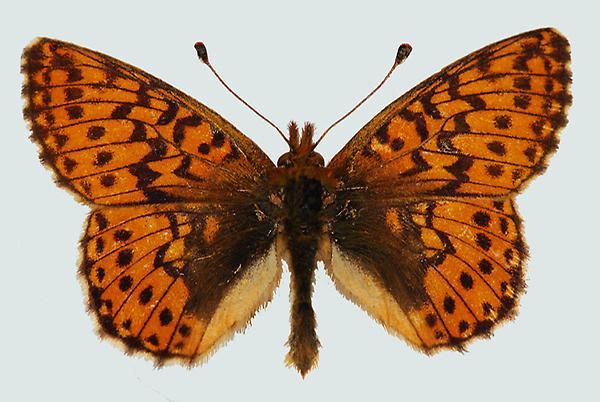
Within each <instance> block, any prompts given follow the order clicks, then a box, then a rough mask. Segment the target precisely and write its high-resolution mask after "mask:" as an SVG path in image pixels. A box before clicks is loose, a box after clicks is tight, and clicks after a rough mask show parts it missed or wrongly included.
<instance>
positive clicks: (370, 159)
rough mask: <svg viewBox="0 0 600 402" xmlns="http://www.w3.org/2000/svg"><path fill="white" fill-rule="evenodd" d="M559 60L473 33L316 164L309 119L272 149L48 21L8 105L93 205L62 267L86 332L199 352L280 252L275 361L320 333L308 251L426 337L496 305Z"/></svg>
mask: <svg viewBox="0 0 600 402" xmlns="http://www.w3.org/2000/svg"><path fill="white" fill-rule="evenodd" d="M401 49H402V48H401ZM199 50H202V49H200V48H199ZM404 50H406V48H405V49H404ZM200 56H201V58H202V57H206V55H205V54H202V51H201V52H200ZM405 56H406V54H404V55H399V57H405ZM569 60H570V56H569V44H568V42H567V40H566V39H565V38H564V37H563V36H562V35H561V34H560V33H558V32H557V31H556V30H554V29H539V30H535V31H531V32H527V33H523V34H520V35H517V36H514V37H512V38H509V39H505V40H503V41H500V42H497V43H494V44H492V45H490V46H487V47H485V48H483V49H481V50H479V51H477V52H474V53H472V54H471V55H469V56H467V57H464V58H462V59H460V60H458V61H457V62H455V63H453V64H452V65H450V66H448V67H446V68H445V69H443V70H442V71H441V72H439V73H437V74H435V75H434V76H432V77H431V78H429V79H427V80H426V81H424V82H423V83H421V84H419V85H417V86H416V87H415V88H414V89H412V90H411V91H409V92H408V93H407V94H405V95H403V96H402V97H400V98H399V99H397V100H396V101H394V102H393V103H392V104H390V105H389V106H388V107H386V108H385V109H384V110H383V111H382V112H381V113H379V114H378V115H377V116H375V118H374V119H373V120H371V121H370V122H369V123H368V124H367V125H365V126H364V127H363V128H362V129H361V130H360V131H359V132H358V133H357V134H356V135H355V136H354V138H352V140H351V141H350V142H349V143H348V144H347V145H346V146H345V147H344V148H343V149H342V150H341V151H340V152H339V153H338V154H337V155H336V156H335V157H334V158H333V159H332V160H331V162H330V163H329V164H328V165H327V166H326V167H325V165H324V161H323V158H322V157H321V156H320V155H319V154H318V153H316V152H315V150H314V149H315V146H316V144H317V143H318V141H317V142H316V143H315V142H314V141H313V134H314V129H313V126H312V125H311V124H306V125H305V126H304V128H303V129H302V131H301V133H300V132H299V129H298V127H297V126H296V124H295V123H290V126H289V138H288V139H286V141H287V142H288V143H289V145H290V151H289V152H288V153H286V154H284V155H283V156H282V157H281V158H280V159H279V161H278V163H277V165H275V164H273V162H271V160H270V159H269V157H268V156H267V155H265V154H264V153H263V152H262V151H261V150H260V149H259V148H258V146H257V145H256V144H254V143H253V142H252V141H251V140H250V139H248V138H247V137H246V136H244V135H243V134H242V133H241V132H239V131H238V130H237V129H236V128H235V127H233V126H232V125H231V124H230V123H229V122H227V121H226V120H225V119H223V118H222V117H221V116H219V115H218V114H217V113H215V112H214V111H212V110H211V109H209V108H207V107H206V106H204V105H203V104H201V103H199V102H197V101H195V100H194V99H192V98H190V97H189V96H187V95H185V94H183V93H181V92H180V91H178V90H177V89H175V88H173V87H171V86H169V85H168V84H166V83H164V82H162V81H160V80H158V79H157V78H155V77H153V76H151V75H149V74H147V73H145V72H143V71H141V70H139V69H137V68H135V67H133V66H130V65H128V64H125V63H123V62H121V61H119V60H116V59H114V58H111V57H109V56H106V55H103V54H101V53H98V52H95V51H92V50H89V49H85V48H82V47H79V46H76V45H73V44H70V43H66V42H60V41H57V40H53V39H46V38H42V39H37V40H36V41H34V42H33V44H31V45H30V46H29V47H28V48H27V49H26V50H25V52H24V55H23V73H24V75H25V78H26V82H25V86H24V88H23V94H24V96H25V98H26V99H27V106H26V107H25V111H24V114H25V117H26V118H27V119H28V120H29V121H30V123H31V131H32V132H33V136H32V138H33V140H34V141H35V142H37V143H38V144H39V145H40V149H41V159H42V161H43V162H45V163H46V164H47V165H48V166H49V167H50V168H52V170H53V171H54V173H55V175H56V179H57V182H58V183H59V184H60V185H61V186H63V187H65V188H67V189H68V190H69V191H71V192H73V193H74V194H75V195H76V196H77V197H78V199H79V200H80V201H81V202H83V203H85V204H87V205H89V206H90V207H91V208H92V211H91V213H90V215H89V217H88V220H87V224H86V228H85V233H84V235H83V238H82V241H81V250H82V254H83V258H82V264H81V269H80V272H81V275H82V276H83V277H84V278H85V282H86V284H87V286H88V291H89V292H88V293H89V305H90V310H92V311H93V312H94V315H95V316H96V318H97V320H98V323H99V325H100V327H101V328H102V332H103V333H105V334H107V335H108V336H110V337H112V338H114V339H118V340H119V341H120V342H121V343H122V344H124V345H125V346H126V347H127V348H128V350H129V351H136V352H137V351H142V352H147V353H148V354H150V355H151V356H153V357H154V358H155V359H156V362H157V363H158V364H162V363H163V362H165V361H167V360H170V359H177V360H179V361H183V362H187V363H189V364H192V363H195V362H198V361H200V360H202V359H204V358H206V357H207V356H209V355H210V353H211V352H212V351H214V350H215V349H216V348H217V347H218V346H219V345H220V344H222V343H223V342H224V341H226V340H227V339H229V338H230V337H231V336H232V335H233V334H234V333H235V332H237V331H240V330H242V329H243V328H244V327H246V325H248V323H249V321H250V319H251V318H252V316H253V315H254V314H255V313H256V311H257V310H258V309H259V308H260V307H261V306H264V305H265V304H266V303H268V301H269V300H270V299H271V297H272V294H273V292H274V289H275V288H276V286H277V284H278V282H279V279H280V276H281V271H282V270H281V259H282V258H283V259H285V260H286V262H287V265H288V267H289V269H290V273H291V295H292V297H291V304H292V305H291V334H290V337H289V340H288V345H289V347H290V351H289V354H288V356H287V362H288V364H290V365H293V366H294V367H295V368H296V369H298V371H300V373H301V374H302V375H305V374H306V373H307V372H308V371H309V370H310V369H311V368H312V367H314V365H315V364H316V361H317V357H318V349H319V346H320V344H319V340H318V338H317V335H316V320H315V315H314V311H313V308H312V304H311V296H312V290H313V282H314V272H315V268H316V266H317V261H318V260H321V261H323V262H324V263H325V267H326V269H327V272H328V274H329V275H330V276H331V277H332V279H333V281H334V282H335V284H336V286H337V288H338V290H339V291H340V292H341V293H342V294H343V295H344V296H346V297H347V298H348V299H350V300H351V301H353V302H354V303H356V304H358V305H359V306H360V307H361V308H363V309H364V310H365V311H366V312H367V313H369V314H370V315H371V316H372V317H373V318H375V319H376V320H377V321H379V322H380V323H381V324H382V325H383V326H385V328H386V329H388V330H389V331H390V332H391V333H393V334H395V335H398V336H399V337H402V338H403V339H405V340H406V341H407V342H408V343H409V344H410V345H411V346H413V347H415V348H416V349H418V350H420V351H423V352H425V353H432V352H434V351H436V350H438V349H440V348H444V347H446V348H448V347H449V348H454V349H462V348H463V345H464V344H465V343H466V342H467V341H468V340H470V339H471V338H474V337H479V336H487V335H489V334H491V332H492V330H493V328H494V327H495V326H496V325H497V324H498V323H500V322H503V321H505V320H506V319H507V318H510V317H512V316H513V315H514V314H515V311H516V307H517V304H518V298H519V295H520V294H521V293H522V291H523V287H524V279H523V275H524V269H525V268H524V261H525V258H526V245H525V243H524V240H523V237H522V234H521V224H520V219H519V216H518V214H517V211H516V206H515V203H514V197H515V195H516V194H517V193H518V192H519V191H521V190H522V189H523V187H524V186H525V185H526V184H527V182H528V181H529V180H531V179H532V178H533V177H534V176H536V175H537V174H540V173H541V172H542V171H543V170H544V168H545V166H546V162H547V159H548V157H549V155H550V154H551V153H552V152H553V151H554V150H555V149H556V147H557V144H558V131H559V130H560V128H562V127H563V126H564V125H565V124H566V108H567V107H568V105H569V104H570V102H571V96H570V92H569V84H570V82H571V73H570V70H569ZM205 61H206V60H205ZM211 69H212V67H211ZM284 138H285V137H284ZM321 138H322V137H321Z"/></svg>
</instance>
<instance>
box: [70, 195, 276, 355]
mask: <svg viewBox="0 0 600 402" xmlns="http://www.w3.org/2000/svg"><path fill="white" fill-rule="evenodd" d="M231 233H239V234H243V236H231ZM273 238H274V234H273V225H272V223H271V222H267V221H264V222H262V223H261V222H258V221H257V220H256V215H255V213H254V211H253V210H252V209H242V208H238V209H236V211H231V210H224V209H223V208H221V207H220V206H218V205H194V204H186V205H177V206H164V205H159V206H137V207H120V208H114V207H111V208H101V209H97V210H94V211H93V212H92V213H91V214H90V217H89V219H88V224H87V228H86V233H85V236H84V238H83V240H82V246H81V247H82V253H83V256H84V260H83V264H82V268H81V273H82V275H83V277H84V279H85V282H86V285H87V286H88V289H89V295H90V308H91V310H92V311H93V312H94V314H96V315H97V318H98V322H99V323H100V326H101V328H102V330H103V333H107V334H109V335H111V336H113V337H115V338H117V339H119V340H121V341H122V343H124V344H125V345H126V346H128V347H130V348H131V349H132V350H134V351H146V352H150V353H152V354H153V355H154V356H156V357H158V358H160V359H161V360H159V361H162V360H164V359H169V358H181V359H186V360H187V361H189V362H194V361H197V360H199V359H202V358H203V357H205V356H206V355H207V353H208V352H210V351H211V350H213V349H214V347H215V346H217V345H218V344H220V343H222V342H223V341H224V340H226V339H228V338H229V337H230V336H232V335H233V333H234V332H235V331H237V330H240V329H242V328H244V327H245V326H246V324H247V323H248V321H249V319H250V318H251V317H252V316H253V315H254V313H255V311H256V310H257V309H258V308H259V307H260V306H262V305H264V304H265V303H266V302H268V301H269V300H270V299H271V296H272V293H273V290H274V288H275V286H276V285H277V283H278V281H279V277H280V274H281V268H280V265H279V263H278V261H277V259H276V254H275V248H274V247H275V243H274V241H273Z"/></svg>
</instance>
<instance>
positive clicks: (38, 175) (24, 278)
mask: <svg viewBox="0 0 600 402" xmlns="http://www.w3.org/2000/svg"><path fill="white" fill-rule="evenodd" d="M356 3H357V4H360V5H353V4H352V2H337V3H336V2H328V3H325V2H311V1H303V2H298V3H297V4H298V5H286V4H285V3H284V2H272V3H267V2H259V1H251V2H240V4H236V3H228V2H223V1H220V2H219V1H217V0H215V1H211V2H201V1H194V2H189V3H183V2H179V1H173V0H170V1H161V2H153V1H146V2H143V3H142V2H140V3H136V2H128V1H123V0H121V1H108V0H96V1H90V2H83V1H74V2H66V1H59V0H53V1H46V2H40V4H36V2H32V1H23V2H19V4H18V5H17V3H16V2H15V3H14V4H13V5H6V4H5V5H4V6H3V12H2V13H3V16H2V17H1V18H2V23H1V24H0V30H1V37H2V40H1V46H2V49H1V53H0V54H1V55H2V57H1V62H0V69H1V74H0V79H1V80H2V86H1V88H2V91H1V92H0V99H1V102H2V103H1V109H0V110H1V111H2V120H1V121H2V134H1V142H0V177H1V186H0V189H1V190H0V192H1V196H0V202H1V207H0V225H1V226H0V247H1V256H2V257H1V259H0V264H1V267H0V269H1V271H0V272H1V275H0V323H1V324H0V325H1V327H0V346H1V353H0V384H1V385H0V399H1V400H3V401H21V400H23V401H42V400H43V401H52V400H60V401H82V400H85V401H125V400H127V401H137V400H141V401H215V400H239V401H241V400H244V401H254V400H261V401H272V400H286V401H295V400H299V401H300V400H301V401H320V400H324V401H326V400H331V399H333V398H335V400H344V401H353V400H360V401H365V400H367V401H378V400H415V399H417V400H432V401H433V400H437V401H451V400H461V401H469V400H474V401H475V400H477V401H480V400H486V401H500V400H502V401H507V400H529V399H533V398H535V400H565V399H567V398H568V399H569V400H591V399H595V400H598V397H599V396H598V386H597V382H598V359H599V358H600V355H599V350H598V346H597V345H598V339H597V338H598V337H599V336H600V325H599V322H600V318H599V317H598V307H599V303H598V299H599V296H598V289H599V287H598V285H599V280H600V263H599V257H598V249H599V244H598V240H599V237H600V236H599V233H600V226H599V225H600V221H599V219H598V209H597V207H598V195H599V191H598V184H599V180H598V173H599V169H598V160H599V159H600V140H599V138H600V120H598V119H599V117H600V113H599V109H598V108H599V106H600V102H599V98H598V90H599V88H598V87H599V85H598V82H599V78H598V71H600V63H599V62H600V56H599V49H600V48H599V47H598V39H599V38H600V35H599V33H600V32H599V30H598V23H597V20H596V19H597V16H598V9H592V8H590V7H591V6H588V8H586V7H585V6H581V5H579V4H580V3H578V2H575V1H560V2H555V1H535V2H534V1H507V0H502V1H495V2H481V1H478V2H459V1H452V2H444V3H441V2H440V4H443V5H439V6H436V5H434V4H432V3H431V2H425V1H423V2H418V1H411V2H399V1H396V2H389V3H384V2H376V1H370V2H356ZM250 4H252V5H250ZM581 4H586V2H581ZM588 4H592V2H589V3H588ZM543 26H554V27H556V28H558V29H559V30H560V31H562V32H563V33H564V34H565V35H566V36H567V37H568V38H569V40H570V41H571V44H572V57H573V63H572V69H573V74H574V83H573V97H574V103H573V106H572V108H571V110H570V113H569V120H570V123H569V125H568V126H567V127H566V129H565V130H564V131H563V133H562V140H561V146H560V150H559V152H558V153H557V154H556V155H555V156H554V157H553V158H552V160H551V163H550V167H549V169H548V171H547V172H546V174H545V175H544V176H542V177H539V178H538V179H537V180H535V181H534V182H533V183H532V184H531V185H530V186H529V188H528V189H527V190H526V191H525V193H524V194H523V195H521V196H519V197H518V203H519V205H520V212H521V214H522V216H523V218H524V221H525V236H526V239H527V241H528V244H529V247H530V252H531V258H530V262H529V266H528V273H527V279H528V289H527V293H526V294H525V295H524V296H523V298H522V303H521V311H520V314H519V316H518V317H517V319H516V320H515V321H512V322H510V323H508V324H506V325H504V326H503V327H501V328H499V329H498V330H497V331H496V334H495V336H494V337H493V338H492V339H491V340H481V341H476V342H475V343H472V344H471V345H470V347H469V352H468V353H465V354H460V353H456V352H442V353H440V354H438V355H435V356H434V357H427V356H425V355H422V354H420V353H418V352H415V351H414V350H412V349H411V348H409V347H408V346H406V344H405V343H404V342H402V341H400V340H398V339H396V338H394V337H392V336H390V335H388V334H387V333H386V332H385V331H384V330H383V329H382V328H381V327H379V326H378V325H377V324H375V323H374V322H373V321H372V320H371V319H370V318H368V317H367V315H366V314H365V313H363V312H362V311H361V310H359V309H358V308H357V307H356V306H354V305H353V304H351V303H349V302H347V301H346V300H345V299H344V298H343V297H342V296H341V295H339V294H338V293H337V292H336V291H335V289H334V287H333V285H332V284H331V281H330V280H329V278H328V277H326V276H325V275H324V274H323V272H322V271H321V272H319V273H318V275H317V285H316V291H315V309H316V311H317V315H318V317H317V318H318V322H319V328H318V331H319V335H320V338H321V342H322V344H323V348H322V350H321V355H320V362H319V367H318V368H317V369H316V370H314V371H313V372H311V373H310V374H309V375H308V376H307V378H306V379H305V380H302V379H301V378H300V376H299V375H298V374H297V373H296V372H295V371H293V370H291V369H288V368H286V367H285V366H284V364H283V358H284V355H285V352H286V349H285V347H284V342H285V340H286V339H287V336H288V327H289V318H288V307H289V306H288V291H289V280H288V277H287V274H286V275H284V279H283V281H282V283H281V286H280V288H279V290H278V291H277V293H276V296H275V298H274V300H273V302H272V303H271V304H270V305H269V307H268V308H267V309H265V310H263V311H261V312H260V313H259V314H258V315H257V317H256V318H255V320H254V321H253V325H252V326H251V327H250V328H249V329H248V330H247V331H246V333H245V334H244V335H237V336H236V337H235V338H234V340H233V341H231V342H230V343H228V344H227V345H226V346H225V347H223V348H222V349H220V350H219V351H218V352H217V353H216V354H215V355H214V356H213V357H212V358H211V359H210V360H209V361H208V362H207V363H206V364H204V365H203V366H200V367H196V368H194V369H192V370H188V369H185V368H182V367H177V366H174V367H166V368H163V369H161V370H156V369H154V368H153V366H152V363H151V362H149V361H147V360H145V359H143V358H139V357H129V356H126V355H125V354H123V353H122V351H121V350H120V349H119V348H117V347H115V346H114V345H113V344H111V343H110V342H106V341H101V340H99V338H98V337H97V335H96V333H95V332H94V324H93V321H92V319H91V318H90V317H89V316H88V314H87V313H86V311H85V306H84V302H83V301H84V297H83V291H82V288H81V286H80V282H79V281H78V279H77V276H76V269H77V268H76V267H77V264H78V262H77V260H78V246H77V244H78V240H79V238H80V235H81V230H82V224H83V221H84V217H85V215H86V213H87V210H88V209H87V208H86V207H85V206H82V205H80V204H78V203H77V202H75V201H74V199H73V198H72V197H71V195H69V194H68V193H67V192H65V191H64V190H61V189H58V188H57V187H56V186H55V185H54V183H53V182H52V179H51V175H50V172H49V171H47V170H46V169H45V168H43V167H42V165H41V164H40V163H39V162H38V159H37V149H36V147H35V146H34V145H33V144H32V143H30V141H29V140H28V139H27V137H28V134H29V133H28V132H27V128H26V124H25V122H24V121H23V119H22V115H21V108H22V105H23V103H22V100H21V98H20V96H19V91H20V86H21V83H22V78H21V76H20V74H19V59H20V54H21V51H22V48H23V47H24V46H26V45H27V44H28V43H29V42H30V41H31V40H32V39H33V38H34V37H36V36H49V37H54V38H57V39H62V40H67V41H71V42H74V43H77V44H80V45H83V46H86V47H90V48H92V49H96V50H99V51H102V52H105V53H108V54H110V55H113V56H115V57H117V58H119V59H122V60H124V61H127V62H129V63H131V64H134V65H136V66H139V67H141V68H142V69H144V70H146V71H148V72H150V73H151V74H154V75H156V76H158V77H160V78H162V79H164V80H165V81H167V82H169V83H171V84H173V85H174V86H176V87H178V88H180V89H182V90H183V91H185V92H187V93H188V94H190V95H192V96H193V97H195V98H197V99H198V100H200V101H201V102H203V103H205V104H206V105H208V106H210V107H212V108H213V109H215V110H217V111H218V112H219V113H221V114H222V115H223V116H224V117H225V118H227V119H228V120H229V121H231V122H232V123H233V124H234V125H236V126H237V127H238V128H239V129H241V130H242V131H243V132H244V133H246V134H247V135H248V136H250V137H251V138H252V139H253V140H254V141H256V142H257V143H258V144H259V145H260V146H261V147H263V149H264V150H265V151H266V152H267V153H268V154H269V155H270V156H271V158H273V159H275V160H276V158H277V157H278V156H279V155H280V154H281V153H282V152H284V150H285V147H284V145H285V144H284V143H283V141H281V139H280V138H278V137H277V135H276V134H275V132H274V131H273V130H272V129H271V128H270V127H269V126H267V125H266V124H265V123H264V122H262V121H260V120H259V119H258V118H257V117H256V116H254V115H253V114H252V113H251V112H250V111H248V110H247V109H245V108H244V107H242V106H241V105H240V104H239V103H237V101H236V100H235V99H234V98H233V97H231V96H230V95H229V94H227V93H226V92H225V90H224V89H223V88H222V87H220V86H219V85H218V84H217V82H216V80H215V79H214V78H213V77H212V76H211V75H210V73H209V71H208V70H207V69H206V67H204V66H202V65H201V64H199V63H198V61H197V60H196V56H195V52H194V49H193V47H192V45H193V44H194V42H196V41H198V40H203V41H204V42H205V43H206V44H207V47H208V50H209V54H210V57H211V60H212V62H213V65H215V67H216V68H217V69H218V70H219V71H220V73H221V75H222V76H223V77H224V78H225V79H226V80H227V81H228V82H229V83H230V85H231V86H233V87H234V88H235V89H236V90H237V91H238V92H239V93H240V94H241V95H243V96H245V97H246V98H247V100H248V101H250V102H251V103H252V104H253V105H254V106H255V107H256V108H258V109H259V110H260V111H262V112H263V113H264V114H266V115H268V116H269V117H270V118H271V119H272V120H273V121H274V122H275V123H276V124H277V125H279V126H280V127H282V128H283V127H285V125H286V124H287V122H288V121H289V120H290V119H297V120H299V121H300V122H303V121H304V120H310V121H313V122H315V123H316V125H317V128H318V129H320V130H323V129H324V128H325V127H326V126H328V125H329V124H330V123H331V122H333V121H334V120H335V119H337V118H338V117H339V116H340V115H341V114H343V113H345V112H346V111H347V110H348V109H350V108H351V107H352V106H353V105H354V104H355V102H357V100H359V99H360V98H361V97H362V96H363V95H364V94H366V93H367V92H368V91H370V90H371V89H372V87H373V86H374V85H375V84H376V83H377V82H378V81H379V80H380V79H381V77H382V76H383V74H384V73H385V72H386V71H387V69H388V68H389V66H390V65H391V63H392V61H393V59H394V55H395V52H396V48H397V46H398V44H399V43H401V42H409V43H411V44H412V45H413V47H414V51H413V54H412V55H411V57H410V58H409V59H408V61H407V62H406V63H405V64H404V65H403V66H401V67H400V68H399V69H398V70H397V71H396V73H395V74H394V76H393V78H392V79H391V80H390V81H389V83H388V84H387V85H386V86H385V87H384V89H383V90H382V91H381V92H379V93H378V94H377V95H376V96H375V97H374V98H373V99H372V100H371V101H369V102H368V104H367V105H365V106H364V107H362V108H361V109H360V110H359V111H358V112H357V113H355V114H354V115H353V116H352V117H351V118H349V119H348V120H347V121H345V122H344V123H343V124H341V125H340V126H339V128H337V129H336V130H334V131H333V132H332V133H331V135H330V136H329V138H327V140H325V141H324V142H323V143H322V145H321V146H320V151H321V153H322V154H323V155H324V156H325V159H326V160H327V159H329V158H331V156H332V155H333V154H334V153H335V152H336V151H337V150H338V149H340V148H341V146H342V145H343V144H344V143H345V142H346V141H347V140H348V139H349V138H350V137H351V136H352V135H353V134H354V133H355V132H356V131H357V130H358V129H359V128H360V127H361V126H362V125H363V124H364V123H365V122H367V121H368V120H369V119H370V118H371V117H373V116H374V115H375V114H376V113H377V112H378V111H379V110H380V109H382V108H383V107H384V106H385V105H387V104H388V103H389V102H390V101H392V100H393V99H395V98H396V97H398V96H400V95H401V94H402V93H404V92H405V91H406V90H408V89H410V88H411V87H412V86H414V85H416V84H417V83H418V82H420V81H421V80H423V79H425V78H426V77H428V76H429V75H431V74H432V73H434V72H436V71H438V70H439V69H440V68H442V67H443V66H445V65H446V64H448V63H450V62H452V61H454V60H456V59H457V58H459V57H462V56H464V55H466V54H467V53H469V52H471V51H473V50H476V49H478V48H480V47H482V46H484V45H487V44H488V43H491V42H493V41H496V40H499V39H502V38H505V37H508V36H511V35H514V34H517V33H520V32H523V31H526V30H529V29H534V28H538V27H543Z"/></svg>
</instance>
